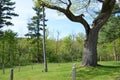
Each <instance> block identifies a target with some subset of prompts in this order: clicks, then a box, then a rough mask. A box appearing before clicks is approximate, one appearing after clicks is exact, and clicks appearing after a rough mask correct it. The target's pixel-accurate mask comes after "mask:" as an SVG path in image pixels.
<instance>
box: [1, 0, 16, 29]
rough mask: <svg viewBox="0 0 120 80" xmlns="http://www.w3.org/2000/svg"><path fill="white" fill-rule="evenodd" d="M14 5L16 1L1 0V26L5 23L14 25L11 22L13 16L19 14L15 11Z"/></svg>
mask: <svg viewBox="0 0 120 80" xmlns="http://www.w3.org/2000/svg"><path fill="white" fill-rule="evenodd" d="M14 5H15V2H11V0H0V28H1V27H3V26H5V25H6V26H9V25H13V24H12V23H11V22H10V20H11V19H12V16H18V14H16V13H14V12H13V11H14V8H15V7H14Z"/></svg>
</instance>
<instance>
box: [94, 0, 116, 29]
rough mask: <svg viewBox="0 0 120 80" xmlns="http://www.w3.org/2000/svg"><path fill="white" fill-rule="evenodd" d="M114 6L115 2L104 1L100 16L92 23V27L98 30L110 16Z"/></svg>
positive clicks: (112, 0) (113, 0)
mask: <svg viewBox="0 0 120 80" xmlns="http://www.w3.org/2000/svg"><path fill="white" fill-rule="evenodd" d="M114 5H115V0H104V2H103V5H102V9H101V12H100V14H99V15H98V17H97V18H95V20H94V21H93V27H97V26H98V28H99V29H100V28H101V27H102V25H104V24H105V22H106V21H107V20H108V18H109V17H110V16H111V13H112V10H113V8H114Z"/></svg>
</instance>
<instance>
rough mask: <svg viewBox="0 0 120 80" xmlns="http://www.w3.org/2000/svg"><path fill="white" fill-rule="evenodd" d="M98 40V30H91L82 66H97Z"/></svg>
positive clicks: (86, 42) (85, 45)
mask: <svg viewBox="0 0 120 80" xmlns="http://www.w3.org/2000/svg"><path fill="white" fill-rule="evenodd" d="M97 40H98V31H97V30H95V29H92V30H90V32H89V35H87V39H86V40H85V44H84V54H83V60H82V66H97Z"/></svg>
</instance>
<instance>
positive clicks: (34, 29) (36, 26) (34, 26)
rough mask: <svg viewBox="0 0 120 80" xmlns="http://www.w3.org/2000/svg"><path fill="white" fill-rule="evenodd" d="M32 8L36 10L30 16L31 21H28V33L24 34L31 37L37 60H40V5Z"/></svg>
mask: <svg viewBox="0 0 120 80" xmlns="http://www.w3.org/2000/svg"><path fill="white" fill-rule="evenodd" d="M33 10H34V11H35V12H36V15H35V16H33V17H32V18H31V22H30V23H28V26H27V28H28V31H29V32H28V33H27V34H26V35H25V36H29V37H30V38H32V39H33V41H32V43H34V44H36V46H37V47H36V48H37V61H38V62H41V59H40V58H41V57H42V55H41V54H40V37H41V33H40V31H41V30H42V28H41V27H40V26H42V25H41V24H40V22H41V21H42V8H41V7H36V6H35V7H33Z"/></svg>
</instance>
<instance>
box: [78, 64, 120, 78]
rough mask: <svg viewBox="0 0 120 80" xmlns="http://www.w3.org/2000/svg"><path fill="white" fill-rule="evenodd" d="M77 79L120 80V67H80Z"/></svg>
mask: <svg viewBox="0 0 120 80" xmlns="http://www.w3.org/2000/svg"><path fill="white" fill-rule="evenodd" d="M76 77H77V80H120V66H114V65H113V66H109V65H99V66H97V67H80V68H79V69H77V73H76ZM118 78H119V79H118Z"/></svg>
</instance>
